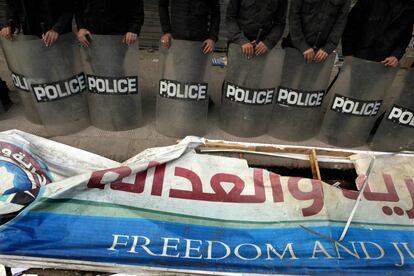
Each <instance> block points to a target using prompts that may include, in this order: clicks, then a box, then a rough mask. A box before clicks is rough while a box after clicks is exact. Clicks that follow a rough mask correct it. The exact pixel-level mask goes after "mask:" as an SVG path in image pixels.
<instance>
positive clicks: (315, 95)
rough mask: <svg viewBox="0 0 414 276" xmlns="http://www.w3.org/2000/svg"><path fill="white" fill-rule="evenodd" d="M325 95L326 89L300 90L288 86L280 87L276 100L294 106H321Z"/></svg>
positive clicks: (281, 103)
mask: <svg viewBox="0 0 414 276" xmlns="http://www.w3.org/2000/svg"><path fill="white" fill-rule="evenodd" d="M324 97H325V91H323V90H320V91H300V90H294V89H290V88H287V87H282V86H280V87H279V92H278V94H277V98H276V102H277V103H278V104H280V105H286V106H292V107H320V106H321V105H322V102H323V99H324Z"/></svg>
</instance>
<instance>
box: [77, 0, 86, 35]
mask: <svg viewBox="0 0 414 276" xmlns="http://www.w3.org/2000/svg"><path fill="white" fill-rule="evenodd" d="M74 5H75V20H76V25H77V27H78V30H80V29H84V28H85V20H84V12H85V9H86V2H85V0H75V4H74Z"/></svg>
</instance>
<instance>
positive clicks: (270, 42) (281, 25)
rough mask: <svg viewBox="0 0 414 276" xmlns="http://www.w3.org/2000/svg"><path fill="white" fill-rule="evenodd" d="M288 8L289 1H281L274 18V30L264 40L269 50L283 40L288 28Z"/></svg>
mask: <svg viewBox="0 0 414 276" xmlns="http://www.w3.org/2000/svg"><path fill="white" fill-rule="evenodd" d="M287 6H288V4H287V0H280V1H279V6H278V7H277V12H276V13H275V14H274V18H273V28H272V30H271V31H270V33H269V35H268V36H267V37H266V38H265V39H264V40H263V43H264V44H265V45H266V46H267V48H269V49H272V48H273V47H275V46H276V44H277V43H278V42H279V40H280V39H281V38H282V35H283V32H284V30H285V26H286V13H287Z"/></svg>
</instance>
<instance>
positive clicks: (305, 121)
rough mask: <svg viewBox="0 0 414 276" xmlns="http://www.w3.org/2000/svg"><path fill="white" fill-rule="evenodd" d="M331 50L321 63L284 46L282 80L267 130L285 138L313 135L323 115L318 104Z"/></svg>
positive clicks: (329, 67) (330, 62)
mask: <svg viewBox="0 0 414 276" xmlns="http://www.w3.org/2000/svg"><path fill="white" fill-rule="evenodd" d="M334 63H335V54H331V55H329V57H328V59H327V60H326V61H325V62H322V63H307V62H306V61H305V59H304V58H303V55H302V54H301V53H300V52H299V51H298V50H296V49H294V48H286V56H285V61H284V64H283V73H282V81H281V83H280V87H279V89H278V93H277V96H276V100H275V107H274V109H273V115H272V119H271V121H270V124H269V134H270V135H272V136H274V137H276V138H279V139H282V140H287V141H304V140H308V139H310V138H313V137H315V136H316V135H317V134H318V131H319V127H320V125H321V121H322V118H323V110H322V104H323V101H324V99H325V95H326V90H327V88H328V85H329V79H330V76H331V72H332V68H333V65H334Z"/></svg>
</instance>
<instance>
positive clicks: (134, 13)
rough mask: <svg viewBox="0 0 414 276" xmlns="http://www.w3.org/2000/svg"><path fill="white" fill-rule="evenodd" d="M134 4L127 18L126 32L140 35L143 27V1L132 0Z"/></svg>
mask: <svg viewBox="0 0 414 276" xmlns="http://www.w3.org/2000/svg"><path fill="white" fill-rule="evenodd" d="M132 2H133V3H134V5H133V7H132V9H131V11H129V12H130V13H131V15H130V18H129V28H128V32H131V33H135V34H137V35H139V34H140V33H141V27H142V25H144V1H143V0H132Z"/></svg>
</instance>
